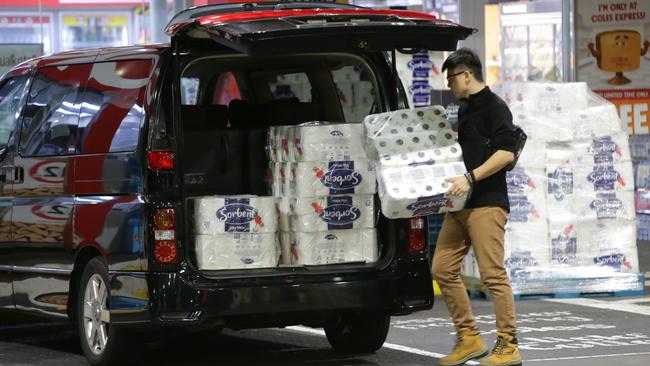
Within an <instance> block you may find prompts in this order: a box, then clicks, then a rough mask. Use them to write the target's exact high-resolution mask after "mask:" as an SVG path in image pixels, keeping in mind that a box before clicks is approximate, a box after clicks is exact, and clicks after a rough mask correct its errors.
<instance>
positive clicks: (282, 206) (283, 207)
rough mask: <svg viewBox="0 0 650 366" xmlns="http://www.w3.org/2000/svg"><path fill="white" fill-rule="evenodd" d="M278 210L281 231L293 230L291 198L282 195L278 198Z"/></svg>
mask: <svg viewBox="0 0 650 366" xmlns="http://www.w3.org/2000/svg"><path fill="white" fill-rule="evenodd" d="M277 210H278V211H277V215H278V224H279V228H280V231H289V230H291V198H290V197H284V196H283V197H280V198H279V199H278V204H277Z"/></svg>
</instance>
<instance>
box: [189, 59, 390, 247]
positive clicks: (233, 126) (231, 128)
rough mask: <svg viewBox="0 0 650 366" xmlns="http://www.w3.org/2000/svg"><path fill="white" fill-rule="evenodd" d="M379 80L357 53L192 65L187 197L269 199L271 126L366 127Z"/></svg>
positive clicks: (375, 108) (373, 109) (377, 108)
mask: <svg viewBox="0 0 650 366" xmlns="http://www.w3.org/2000/svg"><path fill="white" fill-rule="evenodd" d="M373 75H374V73H373V72H372V70H371V68H370V66H369V64H368V63H367V62H366V61H365V60H364V59H363V58H361V57H359V56H355V55H351V54H303V55H284V56H269V57H247V56H245V55H236V56H233V55H229V56H206V57H199V58H195V59H194V60H192V61H190V62H188V63H187V64H186V66H185V67H184V69H183V70H182V73H181V84H180V87H181V91H180V94H181V107H180V120H181V125H182V129H183V131H182V136H183V147H182V156H181V164H182V167H183V168H182V169H183V172H184V174H183V175H184V177H183V180H184V181H183V186H184V188H183V189H184V196H185V197H186V199H187V198H189V197H195V196H205V195H258V196H269V195H271V182H270V181H269V178H268V176H269V174H268V166H269V157H268V155H267V152H266V144H267V130H268V128H269V127H271V126H279V125H297V124H300V123H304V122H311V121H327V122H338V123H341V122H346V123H361V122H362V121H363V118H364V117H365V116H366V115H368V114H372V113H378V112H379V111H381V110H382V109H381V108H382V107H381V106H382V101H381V100H380V98H379V97H378V93H376V90H377V80H376V79H375V78H374V76H373ZM361 84H363V85H364V87H358V86H357V85H361ZM355 92H356V93H355ZM353 94H354V96H353ZM355 101H356V103H355ZM376 207H379V205H378V204H377V205H376ZM190 227H191V225H190ZM190 238H191V235H190ZM191 241H192V240H191V239H190V242H191ZM190 247H193V245H190Z"/></svg>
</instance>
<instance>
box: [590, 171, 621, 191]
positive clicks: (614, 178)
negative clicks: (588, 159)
mask: <svg viewBox="0 0 650 366" xmlns="http://www.w3.org/2000/svg"><path fill="white" fill-rule="evenodd" d="M587 181H589V183H592V184H593V185H594V189H595V190H596V191H611V190H613V189H614V188H615V187H616V183H617V182H618V183H619V184H620V185H621V186H625V181H624V180H623V178H622V177H621V175H620V174H619V172H618V171H616V170H615V169H614V167H613V166H611V165H609V166H606V167H598V168H594V170H593V171H592V172H591V173H589V175H588V176H587Z"/></svg>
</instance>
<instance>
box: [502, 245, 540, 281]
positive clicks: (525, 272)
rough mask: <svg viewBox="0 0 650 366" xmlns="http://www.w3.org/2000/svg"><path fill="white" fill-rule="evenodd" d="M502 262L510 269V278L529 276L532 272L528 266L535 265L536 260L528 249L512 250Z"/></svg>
mask: <svg viewBox="0 0 650 366" xmlns="http://www.w3.org/2000/svg"><path fill="white" fill-rule="evenodd" d="M504 264H505V266H506V267H507V268H508V269H509V270H510V278H529V277H530V276H531V274H532V271H531V270H530V268H531V267H536V266H537V260H536V259H535V258H534V257H533V256H532V255H531V252H530V251H521V252H513V253H512V255H511V256H510V257H509V258H508V259H506V260H505V262H504Z"/></svg>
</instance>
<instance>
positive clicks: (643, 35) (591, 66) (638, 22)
mask: <svg viewBox="0 0 650 366" xmlns="http://www.w3.org/2000/svg"><path fill="white" fill-rule="evenodd" d="M575 14H576V21H575V24H576V38H575V39H576V79H577V80H578V81H585V82H587V83H588V84H589V86H590V87H591V89H592V90H594V91H595V92H596V93H598V94H600V95H601V96H603V97H604V98H605V99H607V100H609V101H611V102H612V103H614V104H615V105H616V107H617V108H618V111H619V116H620V117H621V120H622V122H623V125H624V126H623V127H624V128H626V129H627V131H628V132H629V133H630V134H648V133H650V128H649V127H648V117H647V111H648V109H649V107H650V53H648V48H650V28H648V27H646V26H645V24H647V23H648V22H650V1H641V0H636V1H620V0H576V12H575Z"/></svg>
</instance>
